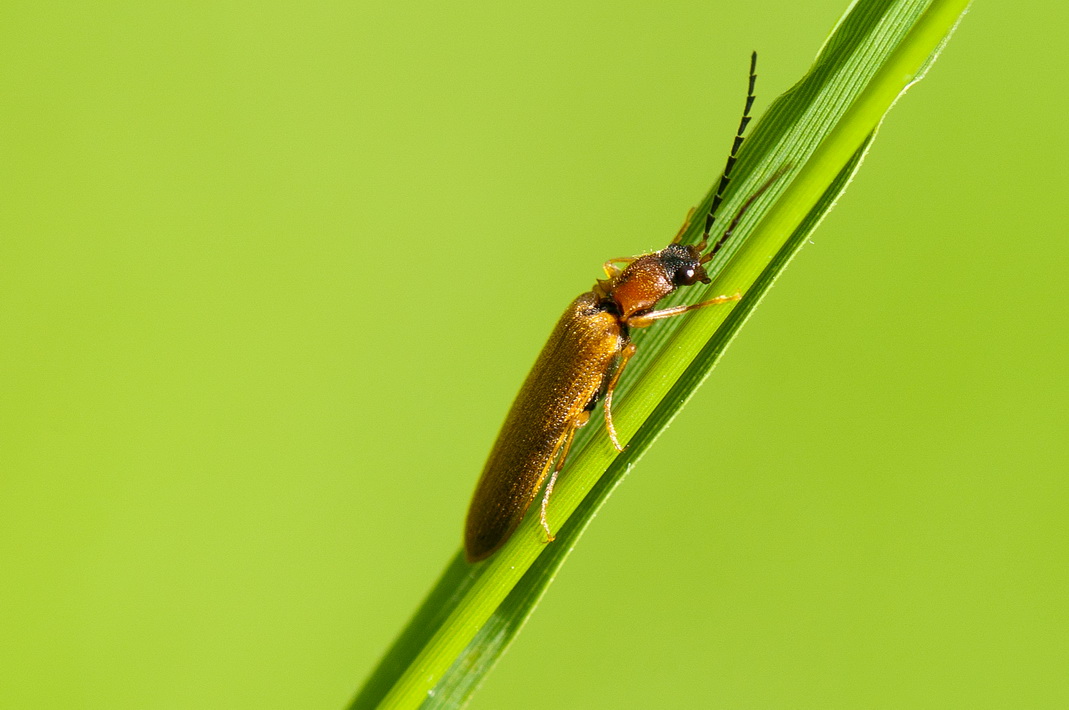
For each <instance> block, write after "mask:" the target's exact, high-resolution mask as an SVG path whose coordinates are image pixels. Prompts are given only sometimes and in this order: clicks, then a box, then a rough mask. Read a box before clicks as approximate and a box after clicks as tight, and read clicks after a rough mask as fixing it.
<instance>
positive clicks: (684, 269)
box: [657, 244, 709, 286]
mask: <svg viewBox="0 0 1069 710" xmlns="http://www.w3.org/2000/svg"><path fill="white" fill-rule="evenodd" d="M657 256H658V257H659V258H660V262H661V265H662V266H663V267H664V270H665V271H667V272H668V276H669V278H671V279H672V283H674V284H675V285H676V286H693V285H694V284H696V283H698V282H699V281H701V282H702V283H706V284H707V283H709V276H708V274H706V273H705V267H704V266H702V264H701V253H700V252H699V251H698V250H697V249H696V248H695V247H693V246H688V245H686V244H669V245H668V246H666V247H665V248H664V249H661V251H659V252H658V253H657Z"/></svg>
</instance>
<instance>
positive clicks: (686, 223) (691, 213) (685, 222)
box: [672, 207, 697, 244]
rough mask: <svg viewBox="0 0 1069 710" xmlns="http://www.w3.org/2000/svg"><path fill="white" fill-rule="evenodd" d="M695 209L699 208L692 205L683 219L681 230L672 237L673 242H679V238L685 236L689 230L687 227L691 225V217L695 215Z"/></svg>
mask: <svg viewBox="0 0 1069 710" xmlns="http://www.w3.org/2000/svg"><path fill="white" fill-rule="evenodd" d="M695 209H697V208H696V207H691V208H690V211H689V212H687V217H686V219H684V220H683V226H682V227H680V228H679V231H678V232H676V236H675V237H673V238H672V243H673V244H678V243H679V240H680V239H682V238H683V235H684V234H685V233H686V231H687V227H689V226H690V219H691V217H693V216H694V210H695Z"/></svg>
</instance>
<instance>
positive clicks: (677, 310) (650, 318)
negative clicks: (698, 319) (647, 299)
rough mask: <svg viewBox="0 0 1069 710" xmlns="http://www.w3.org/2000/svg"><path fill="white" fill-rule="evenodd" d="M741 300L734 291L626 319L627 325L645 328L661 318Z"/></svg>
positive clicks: (738, 293) (739, 294)
mask: <svg viewBox="0 0 1069 710" xmlns="http://www.w3.org/2000/svg"><path fill="white" fill-rule="evenodd" d="M740 298H742V293H741V292H738V291H736V292H735V293H733V294H732V295H730V296H717V297H716V298H710V299H709V300H708V301H702V302H701V303H692V304H690V305H689V306H674V307H672V308H665V309H664V310H661V311H650V312H649V313H643V314H642V315H640V316H631V317H630V318H628V319H627V325H628V326H630V327H631V328H645V327H646V326H648V325H651V324H652V323H653V322H654V321H659V320H661V319H662V318H672V317H673V316H679V315H683V314H684V313H686V312H687V311H696V310H698V309H699V308H705V307H706V306H718V305H720V304H721V303H727V302H728V301H737V300H739V299H740Z"/></svg>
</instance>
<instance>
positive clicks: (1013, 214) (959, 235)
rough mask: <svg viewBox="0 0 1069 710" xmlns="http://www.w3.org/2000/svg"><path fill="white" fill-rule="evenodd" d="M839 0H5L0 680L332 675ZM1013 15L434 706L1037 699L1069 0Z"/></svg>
mask: <svg viewBox="0 0 1069 710" xmlns="http://www.w3.org/2000/svg"><path fill="white" fill-rule="evenodd" d="M845 4H846V3H845V1H844V0H837V1H831V0H821V1H819V2H816V1H815V2H801V3H799V2H786V1H783V0H767V1H764V2H760V3H751V4H746V5H739V4H738V3H729V2H722V1H721V0H713V1H707V2H674V3H626V4H615V5H613V4H608V3H600V2H599V3H591V2H579V3H576V2H568V3H554V4H548V3H543V4H539V5H538V6H532V5H529V4H523V5H520V4H515V5H512V4H508V5H503V4H499V3H493V2H482V3H471V2H469V3H462V4H459V5H452V6H445V5H437V4H430V3H426V4H421V3H398V2H393V3H369V2H361V3H356V4H352V3H340V2H339V3H331V4H325V3H317V4H312V5H305V4H296V3H294V4H271V5H261V4H254V3H224V4H217V3H199V4H192V3H190V4H185V5H184V6H182V7H174V6H170V7H168V6H163V5H162V4H160V5H157V4H151V6H150V5H149V4H143V3H134V2H128V3H102V4H86V5H73V4H72V5H68V6H63V5H48V6H44V5H39V4H8V5H7V6H6V8H5V12H4V20H3V24H2V26H0V72H2V77H0V78H2V87H3V100H2V106H0V132H2V138H0V191H2V192H0V194H2V197H0V338H2V342H0V707H3V708H20V709H21V708H59V707H67V708H109V709H116V708H118V709H125V708H322V709H331V710H333V709H335V708H341V707H342V706H343V705H344V704H345V703H346V702H347V701H348V700H349V698H350V697H351V695H352V693H353V691H354V690H355V689H356V688H357V686H358V685H359V684H360V683H361V682H362V681H363V680H364V678H365V676H366V674H367V673H368V672H369V670H370V669H371V667H372V666H373V664H374V663H375V662H376V660H377V659H378V657H379V655H380V654H381V653H382V651H383V650H384V648H385V647H386V646H387V645H388V644H389V643H390V641H391V640H392V638H393V637H394V635H395V634H396V633H397V631H398V630H399V629H400V628H401V627H402V625H403V624H404V623H405V621H406V620H407V618H408V616H409V614H410V613H411V612H412V611H413V610H414V609H415V608H416V606H417V605H418V604H419V602H420V600H421V599H422V596H423V594H424V593H425V592H426V591H427V589H428V588H429V587H430V585H431V584H432V582H433V581H434V580H435V578H436V577H437V575H438V573H439V572H440V570H441V569H442V567H443V566H444V565H445V563H446V561H447V560H448V558H449V557H450V556H451V555H452V554H453V553H454V552H455V550H456V549H457V547H458V545H459V542H460V529H461V523H462V519H463V515H464V511H465V507H466V505H467V500H468V496H469V495H470V493H471V490H472V488H473V487H474V484H475V480H476V477H477V475H478V473H479V470H480V467H481V465H482V462H483V458H484V456H485V454H486V452H487V450H488V448H489V445H490V443H491V441H492V439H493V437H494V435H495V433H496V431H497V427H498V425H499V424H500V421H501V418H502V417H503V415H504V412H505V409H506V408H507V406H508V404H509V403H510V401H511V398H512V396H513V394H514V393H515V391H516V389H517V388H518V386H519V383H520V381H521V379H522V377H523V375H524V374H525V373H526V371H527V369H528V367H529V366H530V364H531V362H532V361H533V359H534V356H535V354H536V353H537V350H538V348H539V346H540V344H541V342H542V341H543V339H544V338H545V336H546V334H547V333H548V331H549V328H550V327H551V325H552V323H553V322H554V320H555V319H556V317H557V315H558V314H559V312H560V311H561V309H562V308H563V306H564V305H565V304H566V303H567V302H568V301H569V300H570V299H571V298H572V297H573V296H574V295H575V294H577V293H579V292H580V291H582V290H585V289H587V288H589V286H590V285H591V283H592V282H593V279H594V278H595V277H596V276H598V274H599V264H600V263H601V262H602V261H603V260H604V259H606V258H608V257H615V256H619V255H622V254H632V253H637V252H641V251H644V250H648V249H651V248H657V247H660V246H663V244H664V243H665V241H666V239H667V238H669V237H670V236H671V235H672V234H674V233H675V230H676V228H677V227H678V225H679V222H680V220H681V219H682V217H683V215H684V213H685V212H686V210H687V208H688V207H690V206H691V205H692V204H694V203H695V202H697V201H698V200H699V199H700V198H701V197H702V195H703V194H704V193H705V191H706V190H707V189H708V187H709V186H710V185H711V183H712V182H713V180H714V177H715V175H716V174H717V171H718V170H719V168H720V166H721V165H722V162H723V158H724V155H725V152H726V150H727V147H728V145H729V142H730V137H731V133H732V131H733V130H734V127H735V124H736V121H737V114H738V110H739V106H740V104H741V101H742V97H743V92H744V87H745V70H746V62H747V57H748V54H749V52H750V50H751V49H757V50H759V52H760V54H761V59H760V66H759V71H760V74H761V77H760V79H759V82H758V92H759V94H760V98H759V102H758V109H759V110H760V109H761V108H763V107H764V106H766V105H767V103H768V102H769V101H770V100H771V99H772V98H773V97H774V96H776V95H777V94H779V93H780V92H782V91H784V90H786V89H787V88H788V87H789V86H790V85H791V84H792V83H793V82H794V81H795V80H796V79H797V78H798V77H800V76H801V74H802V73H803V72H804V71H805V70H806V69H807V68H808V66H809V63H810V62H811V60H812V58H813V56H814V55H815V53H816V51H817V49H818V48H819V46H820V44H821V43H822V42H823V40H824V38H825V36H826V35H827V33H828V31H829V30H830V28H831V27H832V26H833V24H834V23H835V21H836V19H837V18H838V17H839V15H840V13H841V12H842V10H843V9H844V7H845ZM1023 14H1024V12H1023V10H1016V11H1015V10H1013V9H1012V5H1011V4H1008V3H996V2H990V1H987V0H979V1H978V2H977V3H976V4H975V7H974V9H973V12H972V13H971V14H970V16H968V17H967V18H966V20H965V22H964V23H963V25H962V26H961V28H960V30H959V32H958V34H957V36H955V37H954V39H953V41H952V42H951V43H950V45H949V47H948V48H947V50H946V52H945V53H944V55H943V57H942V59H941V60H940V61H939V62H938V63H937V64H936V66H935V67H934V69H933V70H932V72H931V73H930V75H929V77H928V78H927V79H926V80H925V81H923V82H921V83H920V84H918V85H917V86H915V87H914V88H913V89H912V90H911V91H910V93H909V94H908V95H907V96H906V97H905V98H904V99H903V100H902V101H901V102H900V103H899V105H898V106H897V107H896V108H895V109H894V110H893V111H892V112H891V114H890V116H889V117H888V120H887V121H886V122H885V124H884V128H883V130H882V132H881V135H880V137H879V139H878V140H877V142H876V144H875V146H874V150H873V151H872V153H871V155H870V157H869V158H868V160H867V162H866V163H865V165H864V166H863V168H862V170H861V172H860V174H859V176H858V178H857V180H856V181H855V183H854V185H853V186H852V187H851V188H850V190H849V191H848V192H847V194H846V196H845V198H844V199H843V200H842V201H841V203H840V205H839V206H838V207H837V208H836V209H835V210H834V211H833V212H832V213H831V215H830V216H829V218H828V219H827V220H826V221H825V223H824V225H823V226H822V227H821V228H820V229H819V230H818V231H817V233H816V234H815V235H814V238H813V240H812V241H813V242H814V243H813V244H812V245H808V246H807V247H806V248H805V249H804V250H803V251H802V253H801V255H800V256H799V258H798V259H796V260H795V262H794V263H793V264H792V266H791V267H790V268H789V269H788V270H787V272H786V274H785V276H784V277H783V278H782V279H781V280H780V281H779V282H778V284H777V286H776V287H775V288H774V289H773V290H772V292H771V293H770V295H769V297H768V298H767V299H766V300H765V302H764V304H763V305H762V306H761V307H760V308H759V309H758V311H757V313H756V315H755V317H754V318H753V319H752V320H751V321H750V323H749V324H748V325H747V326H746V328H744V329H743V331H742V333H741V336H740V337H739V338H738V340H737V341H736V342H735V344H734V345H733V346H732V348H731V349H730V350H729V352H728V353H727V356H726V357H725V358H724V360H723V361H722V363H721V365H720V366H719V368H718V369H717V371H716V372H715V373H714V375H713V377H712V378H711V379H710V380H709V382H708V383H707V384H706V386H705V387H704V388H703V389H702V390H701V391H700V392H699V393H698V395H697V396H696V397H695V399H694V400H693V402H692V404H691V405H690V406H689V407H688V408H687V409H686V410H684V412H683V413H682V415H681V416H680V417H679V418H678V419H677V420H676V423H675V425H674V426H673V427H672V428H671V429H670V430H669V431H668V432H667V433H666V434H665V435H664V436H663V437H662V438H661V440H660V441H659V443H658V445H657V446H655V447H654V448H653V449H652V451H651V452H650V453H649V455H648V456H647V457H646V458H645V459H644V460H643V462H642V464H641V465H640V466H639V467H638V468H637V469H636V470H635V471H634V472H633V473H632V475H631V476H630V477H629V478H628V480H627V481H626V483H625V484H624V485H623V486H622V487H621V488H620V489H619V490H618V492H617V493H616V495H615V496H614V497H613V499H612V500H611V501H610V502H609V504H608V505H606V506H605V508H604V509H603V510H602V512H601V513H600V514H599V516H598V519H597V521H596V522H595V524H594V525H593V526H591V529H590V531H589V532H588V534H587V535H586V536H585V538H584V540H583V542H582V544H581V545H580V546H579V548H578V549H577V551H576V552H575V554H574V555H573V556H572V558H571V560H570V562H569V564H568V565H566V566H565V568H564V570H563V572H562V574H561V575H560V576H559V578H558V580H557V582H556V584H555V585H554V586H553V587H551V588H550V590H549V594H548V595H547V597H546V598H545V600H544V601H543V603H542V604H541V605H540V607H539V609H538V610H537V612H536V613H535V615H534V616H533V617H532V619H531V622H530V623H529V624H528V626H527V628H526V629H525V631H524V632H523V633H522V634H521V635H520V637H519V639H518V641H517V642H516V644H515V645H514V646H513V648H512V649H511V651H510V652H509V653H508V654H507V655H506V656H505V657H504V659H503V660H502V662H501V663H500V665H499V666H498V668H497V669H496V671H495V672H494V673H493V674H492V675H491V676H490V677H489V678H488V680H487V681H486V683H485V685H484V687H483V689H482V691H481V693H480V694H479V695H477V696H476V699H475V701H474V702H473V703H472V706H471V707H472V708H477V709H486V708H601V707H606V708H608V707H612V708H650V707H687V708H689V707H730V708H766V707H783V708H788V707H790V708H860V707H867V708H877V707H887V708H919V707H932V708H947V707H962V708H965V707H968V708H981V707H990V708H1010V707H1029V708H1039V707H1049V708H1054V707H1066V706H1069V565H1067V562H1069V559H1067V557H1069V535H1067V532H1066V518H1067V516H1066V512H1067V507H1069V482H1067V481H1066V476H1065V473H1066V470H1067V469H1069V446H1067V436H1066V434H1067V428H1069V427H1067V426H1066V414H1067V412H1066V408H1067V402H1069V387H1067V378H1066V373H1065V365H1066V360H1067V358H1066V354H1067V351H1069V348H1067V336H1066V322H1067V316H1069V308H1067V305H1066V298H1065V295H1064V290H1065V286H1064V283H1065V275H1064V272H1065V269H1066V265H1067V264H1069V244H1067V239H1066V236H1067V235H1066V229H1065V227H1064V216H1063V212H1064V204H1063V201H1064V199H1065V194H1066V188H1067V186H1069V169H1067V165H1069V150H1067V147H1069V139H1067V137H1066V130H1065V108H1066V103H1067V99H1066V95H1065V92H1064V87H1065V76H1066V74H1067V70H1069V61H1067V60H1069V50H1067V49H1066V46H1065V39H1064V31H1065V28H1066V27H1067V26H1069V11H1067V10H1066V8H1065V5H1064V4H1062V3H1055V2H1049V1H1048V2H1045V3H1042V8H1041V9H1039V10H1037V9H1035V8H1031V9H1030V11H1029V17H1028V18H1027V19H1025V18H1023V17H1020V16H1021V15H1023ZM725 403H728V404H727V405H725ZM725 406H726V408H727V409H728V410H729V411H731V412H732V416H731V417H730V418H729V419H727V420H725V419H724V418H723V416H722V415H720V414H716V410H714V407H715V408H717V410H720V409H723V408H725Z"/></svg>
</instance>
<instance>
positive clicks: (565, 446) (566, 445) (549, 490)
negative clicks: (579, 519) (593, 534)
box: [538, 411, 590, 543]
mask: <svg viewBox="0 0 1069 710" xmlns="http://www.w3.org/2000/svg"><path fill="white" fill-rule="evenodd" d="M589 419H590V412H588V411H582V412H580V413H579V414H578V415H576V417H575V419H574V420H572V423H571V424H570V425H569V426H568V432H567V433H566V434H565V435H564V437H563V438H562V439H561V443H560V445H559V447H558V449H559V451H560V453H559V454H557V455H556V458H557V463H556V464H555V465H554V466H553V473H552V474H551V475H550V477H549V483H547V484H546V492H545V493H543V494H542V509H541V510H540V511H539V514H538V520H539V522H541V523H542V529H543V530H545V531H546V542H547V543H549V542H553V541H554V540H556V539H557V537H556V535H554V534H553V531H552V530H550V529H549V521H548V520H546V508H547V507H548V506H549V497H550V495H552V494H553V485H554V484H555V483H556V482H557V474H558V473H560V471H561V469H562V468H564V462H565V461H566V460H567V459H568V452H569V451H570V450H571V448H572V441H573V440H574V439H575V432H576V431H578V430H579V429H581V428H583V426H584V425H585V424H586V423H587V421H589ZM552 460H553V459H552V458H551V459H550V461H552Z"/></svg>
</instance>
